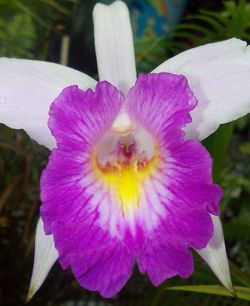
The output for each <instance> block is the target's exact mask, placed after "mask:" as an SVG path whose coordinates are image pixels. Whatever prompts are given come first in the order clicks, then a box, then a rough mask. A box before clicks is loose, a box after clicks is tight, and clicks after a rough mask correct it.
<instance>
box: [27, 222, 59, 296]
mask: <svg viewBox="0 0 250 306" xmlns="http://www.w3.org/2000/svg"><path fill="white" fill-rule="evenodd" d="M57 259H58V252H57V250H56V249H55V246H54V239H53V236H52V235H45V233H44V229H43V221H42V219H41V218H39V220H38V223H37V227H36V239H35V257H34V264H33V271H32V277H31V281H30V286H29V292H28V295H27V301H29V300H30V299H31V298H32V297H33V295H34V294H35V293H36V292H37V290H38V289H39V288H40V287H41V286H42V284H43V282H44V280H45V279H46V277H47V275H48V273H49V271H50V269H51V268H52V266H53V265H54V263H55V262H56V260H57Z"/></svg>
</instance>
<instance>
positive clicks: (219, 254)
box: [197, 216, 236, 296]
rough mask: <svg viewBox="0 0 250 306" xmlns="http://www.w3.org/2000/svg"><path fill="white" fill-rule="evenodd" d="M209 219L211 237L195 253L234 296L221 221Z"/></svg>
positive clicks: (214, 218) (213, 217)
mask: <svg viewBox="0 0 250 306" xmlns="http://www.w3.org/2000/svg"><path fill="white" fill-rule="evenodd" d="M211 217H212V221H213V225H214V233H213V236H212V238H211V240H210V241H209V243H208V245H207V246H206V247H205V248H204V249H202V250H197V252H198V254H199V255H200V256H201V257H202V258H203V259H204V260H205V261H206V263H207V264H208V266H209V267H210V268H211V270H212V271H213V273H214V274H215V275H216V276H217V278H218V279H219V280H220V282H221V283H222V284H223V286H224V287H225V288H226V289H228V290H229V291H230V292H231V293H232V295H233V296H236V293H235V290H234V288H233V285H232V281H231V276H230V270H229V264H228V259H227V254H226V247H225V242H224V235H223V229H222V225H221V221H220V218H219V217H217V216H211Z"/></svg>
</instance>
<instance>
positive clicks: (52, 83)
mask: <svg viewBox="0 0 250 306" xmlns="http://www.w3.org/2000/svg"><path fill="white" fill-rule="evenodd" d="M94 27H95V45H96V54H97V63H98V71H99V77H100V82H99V83H97V84H96V82H95V81H94V80H93V79H91V78H90V77H88V76H86V75H84V74H82V73H80V72H77V71H74V70H72V69H70V68H66V67H63V66H60V65H56V64H52V63H45V62H38V61H28V60H10V59H0V89H1V90H0V103H1V102H2V103H1V109H0V120H1V122H3V123H5V124H7V125H9V126H11V127H13V128H23V129H25V130H26V131H27V133H28V134H29V135H30V136H31V137H32V138H34V139H35V140H37V141H38V142H39V143H41V144H43V145H45V146H47V147H49V148H50V149H53V150H52V153H51V155H50V158H49V163H48V165H47V167H46V169H45V170H44V171H43V174H42V177H41V200H42V206H41V217H42V220H41V219H40V220H39V222H38V226H37V233H36V249H35V261H34V270H33V275H32V280H31V287H30V292H29V297H31V296H32V295H33V294H34V293H35V292H36V291H37V290H38V289H39V287H40V286H41V284H42V282H43V281H44V279H45V278H46V276H47V274H48V272H49V270H50V268H51V267H52V265H53V264H54V262H55V261H56V260H57V258H59V261H60V264H61V266H62V267H63V268H64V269H66V268H69V267H70V268H71V269H72V271H73V273H74V275H75V277H76V279H77V280H78V282H79V283H80V284H81V285H82V286H83V287H85V288H87V289H89V290H95V291H99V292H100V294H101V295H102V296H104V297H111V296H113V295H115V294H116V293H117V292H118V291H119V290H121V288H122V287H123V286H124V285H125V284H126V282H127V280H128V279H129V277H130V276H131V273H132V269H133V267H134V265H135V264H138V267H139V270H140V271H141V272H142V273H144V272H145V273H147V275H148V277H149V278H150V280H151V282H152V283H153V284H154V285H156V286H158V285H159V284H161V283H162V282H163V281H164V280H166V279H168V278H170V277H173V276H176V275H179V276H181V277H183V278H186V277H189V276H190V275H191V274H192V272H193V258H192V253H191V249H195V250H196V251H197V252H198V253H199V254H200V255H201V256H202V257H203V258H204V260H205V261H206V262H207V263H208V265H209V266H210V267H211V269H212V270H213V271H214V273H215V274H216V275H217V277H218V278H219V279H220V281H221V282H222V283H223V284H224V285H225V286H226V287H227V288H228V289H229V290H231V291H232V290H233V289H232V284H231V279H230V273H229V268H228V261H227V257H226V251H225V244H224V238H223V232H222V227H221V223H220V219H219V217H218V215H219V208H218V203H219V200H220V198H221V189H220V187H219V186H218V185H215V184H213V182H212V174H211V171H212V161H211V158H210V156H209V154H208V152H207V151H206V150H205V148H204V147H203V146H202V145H201V144H200V143H199V142H198V140H202V139H204V138H205V137H207V136H208V135H210V134H211V133H212V132H214V131H215V130H216V129H217V127H218V126H219V125H220V124H221V123H225V122H229V121H231V120H234V119H236V118H238V117H240V116H243V115H244V114H246V113H248V111H249V106H250V99H249V89H250V81H249V80H250V52H249V48H248V47H246V44H245V43H244V42H242V41H241V40H237V39H230V40H227V41H223V42H219V43H214V44H209V45H206V46H202V47H198V48H194V49H191V50H189V51H186V52H184V53H182V54H180V55H177V56H176V57H174V58H172V59H170V60H168V61H166V62H165V63H163V64H162V65H160V66H159V67H158V68H156V69H155V70H154V71H153V72H152V73H150V74H145V75H143V74H141V75H139V77H138V79H137V80H136V70H135V62H134V61H135V59H134V49H133V40H132V32H131V27H130V21H129V15H128V11H127V8H126V6H125V5H124V4H123V3H122V2H121V1H116V2H115V3H114V4H112V5H111V6H104V5H101V4H97V5H96V7H95V10H94ZM69 85H70V86H69ZM53 101H54V102H53ZM235 101H237V103H236V102H235ZM52 102H53V103H52ZM51 103H52V104H51ZM49 108H50V110H49ZM48 113H49V121H48V126H49V129H50V130H49V129H48V127H47V120H48ZM50 131H51V133H50ZM51 134H52V135H53V136H52V135H51ZM44 230H45V233H46V235H44ZM54 244H55V246H54Z"/></svg>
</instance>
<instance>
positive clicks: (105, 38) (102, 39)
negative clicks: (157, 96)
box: [93, 1, 136, 94]
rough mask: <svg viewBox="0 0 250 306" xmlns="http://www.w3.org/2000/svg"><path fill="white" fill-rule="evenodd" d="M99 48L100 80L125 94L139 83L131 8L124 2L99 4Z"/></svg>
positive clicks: (96, 20) (96, 30) (96, 28)
mask: <svg viewBox="0 0 250 306" xmlns="http://www.w3.org/2000/svg"><path fill="white" fill-rule="evenodd" d="M93 18H94V34H95V49H96V57H97V66H98V72H99V78H100V81H102V80H106V81H109V82H110V83H112V84H113V85H114V86H116V87H117V88H119V89H120V90H121V91H122V92H124V93H125V94H126V93H127V92H128V90H129V89H130V88H131V87H132V86H133V85H134V83H135V80H136V68H135V55H134V44H133V34H132V29H131V24H130V19H129V12H128V8H127V6H126V5H125V4H124V3H123V2H121V1H115V2H114V3H113V4H111V5H108V6H107V5H103V4H100V3H98V4H96V6H95V8H94V12H93Z"/></svg>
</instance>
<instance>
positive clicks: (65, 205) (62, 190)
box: [41, 82, 134, 297]
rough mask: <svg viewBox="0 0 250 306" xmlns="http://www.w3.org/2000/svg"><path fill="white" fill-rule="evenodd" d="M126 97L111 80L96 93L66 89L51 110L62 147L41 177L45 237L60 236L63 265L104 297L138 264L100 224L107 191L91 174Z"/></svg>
mask: <svg viewBox="0 0 250 306" xmlns="http://www.w3.org/2000/svg"><path fill="white" fill-rule="evenodd" d="M123 99H124V98H123V96H122V94H121V93H120V92H119V91H117V90H116V89H115V88H114V87H113V86H112V85H110V84H109V83H107V82H101V83H99V84H98V85H97V87H96V90H95V92H94V91H92V90H87V91H82V90H80V89H79V88H78V87H76V86H72V87H68V88H66V89H65V90H64V91H63V92H62V93H61V95H60V96H59V97H58V98H57V99H56V100H55V102H54V103H53V104H52V107H51V110H50V121H49V126H50V129H51V131H52V133H53V135H54V136H55V138H56V140H57V148H56V149H54V150H53V151H52V154H51V156H50V159H49V163H48V166H47V168H46V169H45V170H44V172H43V174H42V178H41V199H42V206H41V216H42V218H43V221H44V226H45V231H46V233H47V234H50V233H52V234H53V235H54V237H55V245H56V248H57V250H58V253H59V261H60V263H61V265H62V266H63V268H67V267H69V266H70V267H71V268H72V270H73V272H74V274H75V276H76V278H77V279H78V281H79V282H80V284H82V285H83V286H84V287H86V288H89V289H91V290H98V291H100V293H101V294H102V295H103V296H105V297H109V296H112V295H114V294H115V293H116V292H117V291H119V290H120V289H121V288H122V287H123V285H124V284H125V282H126V281H127V279H128V278H129V277H130V275H131V271H132V268H133V264H134V260H132V259H131V255H130V253H129V251H128V249H127V247H126V246H125V245H124V244H123V243H122V242H120V241H118V240H117V239H116V238H113V237H111V235H110V233H109V232H107V231H106V232H105V231H103V229H102V228H101V226H100V224H98V222H100V220H99V212H98V209H97V207H98V206H99V205H100V201H103V202H105V196H103V198H102V197H100V195H101V196H102V192H103V191H102V190H100V187H99V185H98V182H96V178H95V177H94V176H93V175H92V172H91V169H92V164H91V162H92V159H91V154H92V152H93V150H94V148H95V145H96V143H97V142H98V140H99V138H100V137H101V136H102V135H103V134H104V133H105V132H106V130H107V129H109V128H110V127H111V125H112V122H113V121H114V119H115V117H116V116H117V114H118V112H119V110H120V108H121V104H122V102H123ZM91 190H92V191H91ZM98 191H99V193H98ZM95 196H96V197H95ZM106 204H108V203H106Z"/></svg>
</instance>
